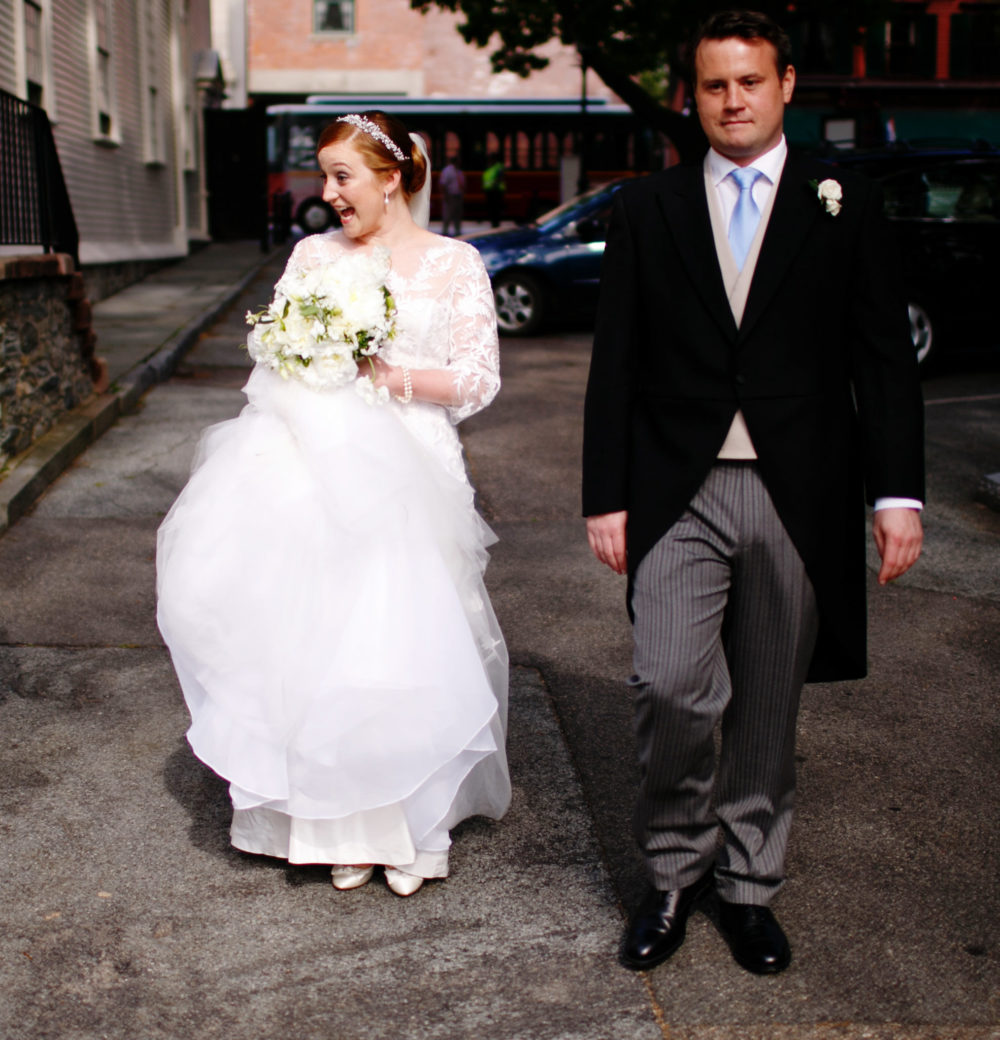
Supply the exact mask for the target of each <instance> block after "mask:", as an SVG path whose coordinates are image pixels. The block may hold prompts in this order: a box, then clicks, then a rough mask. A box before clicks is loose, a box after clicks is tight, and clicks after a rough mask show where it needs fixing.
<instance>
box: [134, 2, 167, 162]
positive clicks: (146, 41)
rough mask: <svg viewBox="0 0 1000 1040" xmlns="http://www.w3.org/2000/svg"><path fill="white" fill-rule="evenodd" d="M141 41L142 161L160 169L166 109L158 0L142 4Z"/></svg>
mask: <svg viewBox="0 0 1000 1040" xmlns="http://www.w3.org/2000/svg"><path fill="white" fill-rule="evenodd" d="M141 12H142V19H141V28H142V40H141V41H140V58H141V62H142V82H143V109H144V111H143V116H144V123H145V126H144V134H145V159H146V162H147V163H150V164H156V165H160V164H162V163H165V162H166V160H167V151H166V125H165V121H166V108H165V104H164V95H163V91H162V90H161V89H160V83H161V76H160V73H161V64H162V63H161V60H160V49H161V47H162V45H163V26H162V25H161V18H160V14H161V0H142V6H141Z"/></svg>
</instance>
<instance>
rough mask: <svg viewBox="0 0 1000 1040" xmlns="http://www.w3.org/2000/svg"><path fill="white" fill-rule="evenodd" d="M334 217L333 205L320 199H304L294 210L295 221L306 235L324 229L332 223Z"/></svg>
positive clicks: (334, 220)
mask: <svg viewBox="0 0 1000 1040" xmlns="http://www.w3.org/2000/svg"><path fill="white" fill-rule="evenodd" d="M336 219H337V218H336V214H335V213H334V211H333V207H332V206H328V205H327V204H326V203H325V202H324V201H323V200H322V199H316V198H312V199H306V200H305V202H303V203H302V204H301V205H300V206H299V208H298V209H297V210H296V211H295V223H296V224H298V225H299V227H300V228H302V230H303V231H304V232H305V233H306V234H307V235H315V234H318V233H319V232H320V231H326V229H327V228H329V227H332V226H333V225H334V223H335V222H336Z"/></svg>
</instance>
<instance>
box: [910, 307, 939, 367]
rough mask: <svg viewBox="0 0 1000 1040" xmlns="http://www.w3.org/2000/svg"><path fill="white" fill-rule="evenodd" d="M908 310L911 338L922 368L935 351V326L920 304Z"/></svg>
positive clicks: (918, 362)
mask: <svg viewBox="0 0 1000 1040" xmlns="http://www.w3.org/2000/svg"><path fill="white" fill-rule="evenodd" d="M907 309H908V310H909V312H910V336H911V338H912V339H913V347H914V349H915V350H916V352H917V364H918V365H920V366H921V368H922V367H923V366H924V365H926V364H927V360H928V358H929V357H930V356H931V354H932V353H933V351H934V325H933V324H932V322H931V316H930V315H929V314H928V313H927V311H925V310H924V308H923V307H921V306H920V304H919V303H911V304H910V305H909V307H908V308H907Z"/></svg>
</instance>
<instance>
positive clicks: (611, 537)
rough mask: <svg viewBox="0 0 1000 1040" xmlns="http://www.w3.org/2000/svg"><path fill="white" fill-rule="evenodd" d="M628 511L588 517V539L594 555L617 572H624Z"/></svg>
mask: <svg viewBox="0 0 1000 1040" xmlns="http://www.w3.org/2000/svg"><path fill="white" fill-rule="evenodd" d="M626 520H628V512H627V511H626V510H624V509H623V510H621V512H618V513H602V514H601V515H600V516H588V517H587V541H588V542H590V548H591V550H592V551H593V553H594V555H595V556H596V557H597V558H598V559H599V560H600V561H601V563H606V564H607V565H608V566H609V567H610V568H611V569H612V570H613V571H614V572H615V574H624V573H625V569H626V563H627V561H626V556H625V521H626Z"/></svg>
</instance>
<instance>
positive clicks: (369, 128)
mask: <svg viewBox="0 0 1000 1040" xmlns="http://www.w3.org/2000/svg"><path fill="white" fill-rule="evenodd" d="M337 122H338V123H350V124H351V126H356V127H357V128H358V129H359V130H362V131H363V132H364V133H366V134H367V135H368V136H369V137H374V138H375V140H376V141H378V143H379V144H382V145H385V147H386V148H388V149H389V151H390V152H392V154H393V155H394V156H395V157H396V158H397V159H398V160H399V161H400V162H405V161H406V156H405V155H404V154H403V149H402V148H400V147H399V145H398V144H396V142H395V141H394V140H393V139H392V138H391V137H390V136H389V135H388V134H387V133H386V132H385V131H384V130H382V129H381V127H379V126H378V125H377V124H376V123H373V122H372V121H371V120H370V119H366V118H365V117H364V116H358V115H353V114H352V115H349V116H341V117H340V118H339V119H338V120H337Z"/></svg>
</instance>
